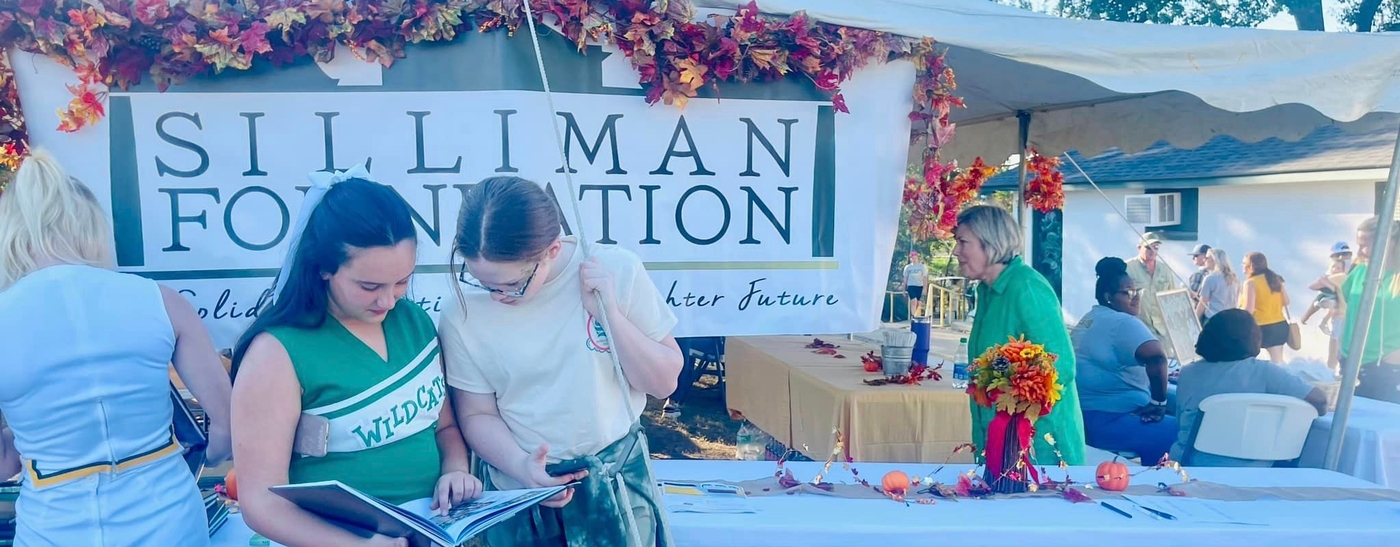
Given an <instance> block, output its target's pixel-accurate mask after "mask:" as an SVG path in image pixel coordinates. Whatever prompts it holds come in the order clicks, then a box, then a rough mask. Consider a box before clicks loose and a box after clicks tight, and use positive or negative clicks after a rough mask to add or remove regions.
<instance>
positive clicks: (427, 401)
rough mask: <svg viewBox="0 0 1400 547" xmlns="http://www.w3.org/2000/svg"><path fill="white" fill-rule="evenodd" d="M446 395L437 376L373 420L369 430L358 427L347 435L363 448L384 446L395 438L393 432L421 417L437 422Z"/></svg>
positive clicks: (440, 379) (442, 383)
mask: <svg viewBox="0 0 1400 547" xmlns="http://www.w3.org/2000/svg"><path fill="white" fill-rule="evenodd" d="M446 395H447V385H446V384H445V383H444V381H443V379H442V376H437V377H435V378H433V381H432V383H430V384H427V385H420V386H418V389H417V390H414V391H413V392H412V393H410V394H409V396H408V398H407V399H405V400H401V401H397V402H395V403H394V405H393V406H391V407H389V408H388V410H387V411H386V412H385V413H384V414H382V415H380V416H376V417H375V418H374V421H373V423H372V425H371V427H370V428H368V429H366V428H365V426H364V425H357V426H355V428H354V429H351V430H350V432H351V433H354V434H355V436H356V437H357V438H358V439H359V440H360V443H362V444H363V445H364V446H363V448H374V447H376V446H379V445H381V444H384V443H387V442H389V441H390V440H391V439H393V438H394V435H395V434H396V433H395V431H396V430H398V429H399V428H400V427H403V426H405V425H408V424H412V423H413V422H414V420H415V419H417V418H418V417H419V416H420V415H422V416H423V417H424V419H427V418H428V417H433V419H432V421H436V417H435V416H436V414H434V413H435V412H437V411H439V410H441V408H442V401H443V400H444V399H445V397H446Z"/></svg>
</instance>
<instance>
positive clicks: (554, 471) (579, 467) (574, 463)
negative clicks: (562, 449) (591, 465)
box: [544, 459, 588, 477]
mask: <svg viewBox="0 0 1400 547" xmlns="http://www.w3.org/2000/svg"><path fill="white" fill-rule="evenodd" d="M586 470H588V461H587V460H581V459H580V460H569V461H565V462H559V463H554V464H549V465H546V466H544V472H545V473H548V474H549V476H551V477H558V476H560V475H568V474H570V473H577V472H579V471H586Z"/></svg>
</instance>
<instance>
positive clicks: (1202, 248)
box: [1191, 243, 1210, 256]
mask: <svg viewBox="0 0 1400 547" xmlns="http://www.w3.org/2000/svg"><path fill="white" fill-rule="evenodd" d="M1208 252H1210V245H1206V244H1204V243H1202V244H1200V245H1197V246H1196V248H1194V249H1191V256H1201V255H1203V254H1206V253H1208Z"/></svg>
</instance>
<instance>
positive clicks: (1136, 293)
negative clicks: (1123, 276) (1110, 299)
mask: <svg viewBox="0 0 1400 547" xmlns="http://www.w3.org/2000/svg"><path fill="white" fill-rule="evenodd" d="M1118 294H1126V295H1128V298H1133V299H1137V298H1139V297H1141V296H1142V289H1123V290H1121V291H1118Z"/></svg>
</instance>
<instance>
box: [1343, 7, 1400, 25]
mask: <svg viewBox="0 0 1400 547" xmlns="http://www.w3.org/2000/svg"><path fill="white" fill-rule="evenodd" d="M1342 22H1343V23H1346V24H1347V25H1348V26H1350V27H1352V28H1353V29H1356V32H1377V31H1379V32H1394V31H1400V0H1344V1H1343V2H1342Z"/></svg>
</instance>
